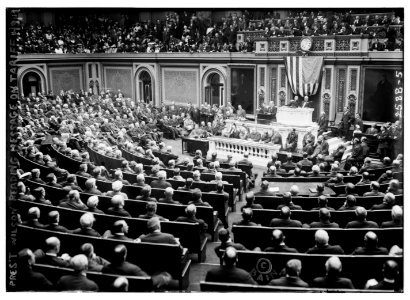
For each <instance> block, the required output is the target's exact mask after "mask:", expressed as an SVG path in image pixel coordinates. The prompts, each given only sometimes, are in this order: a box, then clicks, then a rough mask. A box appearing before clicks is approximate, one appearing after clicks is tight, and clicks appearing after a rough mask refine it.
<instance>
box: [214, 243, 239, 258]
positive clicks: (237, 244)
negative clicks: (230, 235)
mask: <svg viewBox="0 0 410 300" xmlns="http://www.w3.org/2000/svg"><path fill="white" fill-rule="evenodd" d="M228 247H233V248H235V249H236V250H243V251H245V250H247V249H246V248H245V246H244V245H242V244H239V243H233V242H227V243H225V244H223V243H221V244H220V245H219V246H217V247H215V253H216V255H217V256H218V257H220V256H221V253H220V251H219V250H225V249H226V248H228Z"/></svg>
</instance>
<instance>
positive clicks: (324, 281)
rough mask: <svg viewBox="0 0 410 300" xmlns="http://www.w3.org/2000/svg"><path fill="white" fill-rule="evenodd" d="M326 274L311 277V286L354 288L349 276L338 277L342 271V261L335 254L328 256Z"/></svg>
mask: <svg viewBox="0 0 410 300" xmlns="http://www.w3.org/2000/svg"><path fill="white" fill-rule="evenodd" d="M325 267H326V276H325V277H317V278H315V279H313V282H312V287H318V288H335V289H354V286H353V283H352V281H351V280H350V279H349V278H344V277H340V273H341V272H342V262H341V261H340V259H339V258H338V257H337V256H332V257H330V258H329V259H328V260H327V261H326V264H325Z"/></svg>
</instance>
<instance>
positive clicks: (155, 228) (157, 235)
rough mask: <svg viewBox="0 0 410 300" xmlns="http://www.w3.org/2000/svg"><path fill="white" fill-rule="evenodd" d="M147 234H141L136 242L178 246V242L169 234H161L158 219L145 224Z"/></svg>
mask: <svg viewBox="0 0 410 300" xmlns="http://www.w3.org/2000/svg"><path fill="white" fill-rule="evenodd" d="M147 228H148V232H149V233H148V234H142V235H141V236H140V237H139V238H138V239H137V242H144V243H156V244H158V243H159V244H171V245H180V243H179V241H178V240H177V239H176V238H175V237H174V236H173V235H172V234H169V233H163V232H161V222H160V220H159V219H158V218H155V217H154V218H151V219H149V220H148V222H147Z"/></svg>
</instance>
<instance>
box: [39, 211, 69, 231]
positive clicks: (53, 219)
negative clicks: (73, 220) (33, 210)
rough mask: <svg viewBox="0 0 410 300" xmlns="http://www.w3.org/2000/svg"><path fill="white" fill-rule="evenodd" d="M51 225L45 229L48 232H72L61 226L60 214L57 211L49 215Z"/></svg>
mask: <svg viewBox="0 0 410 300" xmlns="http://www.w3.org/2000/svg"><path fill="white" fill-rule="evenodd" d="M48 219H49V224H48V225H47V226H46V227H45V229H47V230H53V231H58V232H66V233H68V232H71V230H68V229H67V228H65V227H64V226H61V225H59V222H60V214H59V212H58V211H56V210H52V211H50V212H49V213H48Z"/></svg>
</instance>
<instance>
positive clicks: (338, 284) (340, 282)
mask: <svg viewBox="0 0 410 300" xmlns="http://www.w3.org/2000/svg"><path fill="white" fill-rule="evenodd" d="M312 287H318V288H338V289H354V286H353V283H352V281H351V280H350V279H349V278H344V277H336V278H329V277H317V278H315V279H313V282H312Z"/></svg>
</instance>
